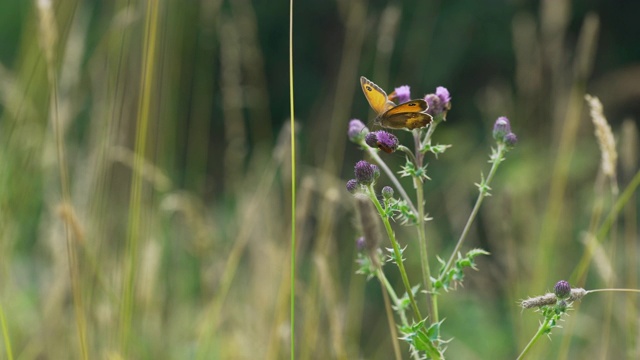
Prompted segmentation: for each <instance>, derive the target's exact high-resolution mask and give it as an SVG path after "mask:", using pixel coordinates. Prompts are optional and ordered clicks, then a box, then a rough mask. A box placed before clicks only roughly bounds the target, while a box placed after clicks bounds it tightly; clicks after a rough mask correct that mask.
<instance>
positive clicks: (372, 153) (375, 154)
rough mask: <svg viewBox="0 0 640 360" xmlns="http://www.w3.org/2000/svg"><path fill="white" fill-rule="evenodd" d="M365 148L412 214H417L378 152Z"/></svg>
mask: <svg viewBox="0 0 640 360" xmlns="http://www.w3.org/2000/svg"><path fill="white" fill-rule="evenodd" d="M365 146H366V145H365ZM366 148H367V149H368V152H369V155H370V156H371V157H372V158H373V160H375V162H376V164H378V166H380V167H381V168H382V170H383V171H384V173H385V174H387V176H388V177H389V179H390V180H391V182H392V183H393V185H395V187H396V190H398V192H399V193H400V196H402V198H403V199H404V201H406V202H407V205H409V207H410V208H411V211H413V213H414V214H417V213H418V210H416V207H415V206H414V205H413V203H412V202H411V199H410V198H409V195H407V192H406V191H404V188H403V187H402V185H400V181H399V180H398V178H397V177H396V176H395V175H394V173H393V171H391V169H389V167H388V166H387V164H386V163H385V162H384V160H382V158H381V157H380V156H379V155H378V151H377V150H374V149H373V148H370V147H369V146H366Z"/></svg>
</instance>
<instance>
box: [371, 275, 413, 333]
mask: <svg viewBox="0 0 640 360" xmlns="http://www.w3.org/2000/svg"><path fill="white" fill-rule="evenodd" d="M376 276H377V277H378V280H379V281H380V283H381V284H382V286H384V287H385V288H387V293H388V294H389V297H391V300H393V304H394V305H395V306H396V309H397V310H396V311H397V313H398V316H400V321H401V322H402V325H405V326H408V325H409V323H408V322H407V315H406V314H405V312H404V309H403V307H402V305H401V304H400V298H398V295H396V291H395V290H394V289H393V286H391V283H389V280H388V279H387V277H386V276H385V275H384V272H383V271H382V268H378V269H377V270H376Z"/></svg>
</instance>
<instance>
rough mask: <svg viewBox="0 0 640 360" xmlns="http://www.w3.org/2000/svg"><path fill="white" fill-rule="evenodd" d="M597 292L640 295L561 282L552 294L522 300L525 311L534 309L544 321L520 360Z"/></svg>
mask: <svg viewBox="0 0 640 360" xmlns="http://www.w3.org/2000/svg"><path fill="white" fill-rule="evenodd" d="M595 292H629V293H640V290H636V289H596V290H589V291H587V290H585V289H582V288H572V287H571V285H569V282H567V281H565V280H560V281H558V282H557V283H556V285H555V286H554V287H553V292H552V293H547V294H544V295H540V296H535V297H532V298H528V299H526V300H522V301H521V302H520V306H521V307H522V308H523V309H534V310H536V311H538V312H539V313H540V314H541V315H542V317H543V320H542V321H541V322H540V326H539V327H538V331H536V333H535V334H534V335H533V337H532V338H531V340H530V341H529V343H528V344H527V346H525V348H524V349H523V350H522V352H521V353H520V355H519V356H518V359H524V358H525V356H526V355H527V354H528V353H529V351H530V350H531V349H532V347H533V345H534V344H535V343H536V342H537V341H538V340H539V339H540V338H541V337H542V335H547V336H551V331H552V330H553V329H554V328H559V327H561V326H560V325H559V322H560V321H562V320H563V317H564V316H566V315H568V311H569V310H571V309H572V307H573V304H574V302H576V301H579V300H582V298H584V297H585V296H586V295H587V294H591V293H595Z"/></svg>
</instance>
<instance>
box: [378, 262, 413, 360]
mask: <svg viewBox="0 0 640 360" xmlns="http://www.w3.org/2000/svg"><path fill="white" fill-rule="evenodd" d="M376 277H377V278H378V281H380V283H381V284H382V286H384V287H385V288H386V289H387V292H386V294H388V295H389V297H391V300H393V304H394V305H395V307H396V313H398V316H400V322H401V323H402V325H404V326H409V322H408V321H407V315H406V314H405V311H404V307H403V306H402V304H401V303H400V299H399V298H398V295H396V291H395V290H394V289H393V287H392V286H391V284H390V283H389V280H388V279H387V277H386V276H385V275H384V271H382V268H378V269H377V270H376ZM412 357H413V358H414V359H415V360H420V355H419V354H418V353H417V352H413V353H412Z"/></svg>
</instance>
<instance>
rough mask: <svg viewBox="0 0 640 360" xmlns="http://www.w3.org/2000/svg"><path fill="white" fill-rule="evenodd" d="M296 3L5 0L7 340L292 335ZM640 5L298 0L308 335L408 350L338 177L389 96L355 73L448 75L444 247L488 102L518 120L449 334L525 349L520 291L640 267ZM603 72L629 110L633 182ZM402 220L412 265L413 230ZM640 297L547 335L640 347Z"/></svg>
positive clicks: (489, 347)
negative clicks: (608, 158) (599, 110)
mask: <svg viewBox="0 0 640 360" xmlns="http://www.w3.org/2000/svg"><path fill="white" fill-rule="evenodd" d="M288 6H289V4H288V2H286V1H260V0H254V1H251V0H230V1H223V0H217V1H216V0H213V1H210V0H201V1H195V0H193V1H191V0H190V1H178V0H166V1H151V0H150V1H141V0H139V1H138V0H126V1H124V0H121V1H115V0H114V1H80V0H60V1H56V0H51V1H46V0H40V1H18V0H5V1H2V2H0V169H1V170H0V246H1V248H0V310H1V311H0V315H2V316H1V317H0V320H2V325H3V326H2V334H3V337H2V338H3V341H2V342H0V350H2V351H1V352H0V354H1V355H0V358H15V359H71V358H92V359H124V358H126V359H129V358H131V359H192V358H197V359H256V358H265V359H281V358H288V357H289V348H290V345H289V338H290V331H291V329H290V327H289V262H288V261H289V260H288V259H289V254H290V247H289V232H290V228H291V221H290V213H291V208H290V204H291V198H290V187H291V182H292V179H291V165H290V161H289V159H290V154H291V153H290V150H289V145H290V144H289V140H288V139H289V136H290V132H289V129H288V127H287V126H288V118H289V90H288V81H289V77H288V51H289V44H288ZM638 14H640V3H639V2H636V1H631V0H615V1H603V0H598V1H597V0H590V1H587V0H584V1H568V0H546V1H524V0H520V1H518V0H512V1H496V0H494V1H474V0H462V1H455V2H448V1H422V0H413V1H388V2H387V1H379V0H377V1H373V0H372V1H364V0H352V1H309V0H301V1H296V2H295V4H294V34H293V46H294V49H293V52H294V73H295V82H294V85H295V106H296V122H297V125H296V126H297V129H296V136H297V153H296V157H297V159H298V167H297V175H298V176H297V178H296V179H295V181H296V183H297V185H298V198H297V218H296V224H297V240H298V249H297V254H298V267H297V280H296V289H297V291H296V299H297V308H296V314H297V318H296V329H295V332H296V339H297V340H296V341H297V344H296V347H297V354H296V358H299V359H329V358H337V359H358V358H363V359H389V358H392V356H393V351H392V347H391V341H390V339H389V336H390V335H389V332H388V324H387V322H386V317H385V314H384V305H383V301H382V295H381V290H380V287H379V285H378V284H377V283H376V282H374V281H369V282H367V281H365V279H364V278H363V277H362V276H360V275H356V274H355V269H356V264H355V262H354V259H355V250H354V240H355V239H356V238H357V237H358V236H360V233H359V231H358V229H357V225H356V222H355V220H354V219H355V217H354V204H353V201H352V198H351V196H350V195H349V194H348V193H347V192H346V191H345V189H344V183H345V181H346V180H347V179H350V178H351V177H353V175H352V169H353V165H354V164H355V162H356V161H357V160H360V159H362V158H363V157H364V154H363V152H362V151H361V150H360V149H358V148H357V147H356V146H355V145H353V144H351V143H349V142H348V140H347V137H346V129H347V124H348V121H349V120H350V119H351V118H359V119H362V120H363V121H365V122H369V121H370V120H371V119H372V118H373V114H372V112H371V110H370V109H369V108H368V104H367V102H366V100H365V99H364V97H363V96H362V93H361V90H360V87H359V77H360V76H361V75H364V76H366V77H368V78H369V79H372V80H373V81H374V82H376V83H377V84H378V85H380V86H381V87H383V88H385V89H387V90H388V92H389V91H391V90H392V89H393V88H394V87H396V86H399V85H410V86H411V89H412V92H413V94H414V96H415V97H418V96H423V95H424V94H426V93H429V92H434V90H435V88H436V87H437V86H445V87H447V88H448V89H449V91H450V93H451V95H452V97H453V108H452V110H451V111H450V112H449V115H448V120H447V122H446V123H444V124H443V125H442V126H440V127H439V128H438V130H437V131H436V133H435V135H434V139H435V142H438V143H441V144H452V145H453V146H452V148H451V149H449V150H448V151H447V152H446V153H445V154H444V155H442V156H440V158H439V159H437V160H436V159H433V158H431V159H429V168H428V169H429V176H430V177H431V178H432V181H430V182H428V183H427V184H426V187H425V188H426V194H427V195H426V209H427V211H428V213H429V215H430V216H431V217H433V221H431V222H429V223H428V225H427V235H428V241H429V248H430V253H432V254H439V255H440V256H441V257H443V258H447V257H448V256H449V253H450V251H451V250H452V248H453V245H454V244H455V241H456V240H457V238H458V236H459V234H460V232H461V231H462V228H463V226H464V223H465V222H466V219H467V218H468V216H469V213H470V210H471V207H472V206H473V202H474V200H475V197H476V195H477V189H476V187H475V186H474V183H475V182H479V181H480V174H481V172H484V173H485V174H486V172H487V171H488V169H489V164H488V163H487V160H488V155H489V153H490V148H491V146H492V145H493V139H492V137H491V128H492V124H493V122H494V121H495V119H496V118H497V117H498V116H507V117H509V119H511V123H512V129H513V131H514V132H515V133H516V134H517V135H518V137H519V143H518V145H517V147H516V148H515V149H514V150H512V151H511V152H509V153H508V155H507V160H506V162H505V163H504V164H503V165H502V166H501V168H500V169H499V171H498V174H497V177H496V178H495V181H494V183H493V184H492V194H493V196H491V197H490V198H488V199H486V201H485V203H484V205H483V208H482V209H481V212H480V214H479V217H478V218H477V220H476V222H475V224H474V227H473V229H472V231H471V234H470V237H469V239H468V242H467V245H466V248H465V249H463V250H468V249H469V248H472V247H482V248H484V249H486V250H488V251H490V252H491V256H489V257H484V258H482V259H479V260H478V269H479V271H477V272H475V271H470V272H468V273H467V278H466V280H465V283H464V286H463V287H458V288H457V289H456V290H455V291H452V292H450V293H448V294H445V295H443V296H442V301H441V306H442V309H441V314H442V315H443V317H444V318H446V320H445V323H444V324H443V328H442V332H443V336H444V337H445V338H452V339H453V340H452V341H451V343H450V344H449V346H448V350H447V352H446V354H447V355H448V357H449V358H451V359H508V358H515V357H516V356H517V354H519V352H520V351H521V350H522V349H523V348H524V346H525V345H526V343H527V342H528V340H529V339H530V338H531V337H532V336H533V334H534V333H535V331H536V330H537V326H538V322H539V320H540V319H541V317H540V315H539V314H536V313H534V312H533V311H529V310H527V311H522V310H521V309H520V308H519V306H518V301H519V300H521V299H523V298H526V297H528V296H534V295H540V294H543V293H545V292H547V291H548V290H551V289H552V287H553V285H554V284H555V282H556V281H558V280H561V279H567V280H570V281H571V283H572V285H576V286H583V287H585V288H587V289H596V288H610V287H624V288H638V287H640V284H639V283H638V275H639V273H638V270H639V268H638V264H639V262H638V256H639V253H638V241H639V233H638V227H637V225H638V220H639V219H638V212H637V207H638V205H639V202H638V196H637V192H635V191H633V192H632V193H631V195H630V196H629V197H627V198H626V201H625V206H624V207H623V208H621V210H620V211H619V212H616V214H615V217H611V218H610V219H614V220H615V221H613V223H612V224H613V226H612V227H611V229H610V231H606V232H605V231H602V230H601V229H602V224H603V223H604V221H605V219H606V218H607V216H609V214H610V213H611V211H612V209H614V204H615V203H616V201H617V200H618V199H620V198H621V194H624V190H625V189H626V188H627V186H628V184H629V183H630V181H631V179H632V177H633V176H634V175H635V174H636V173H637V172H638V118H640V86H638V84H640V45H639V44H640V26H638V22H637V16H638ZM586 93H589V94H592V95H594V96H597V97H599V98H600V99H601V101H602V103H603V105H604V113H605V115H606V116H607V118H608V121H609V123H610V124H611V127H612V130H613V132H614V134H615V135H616V141H617V149H618V155H619V157H618V163H617V170H618V172H617V178H616V182H615V183H616V184H617V186H618V188H619V189H620V191H619V192H618V193H616V192H615V187H614V186H612V182H611V180H610V179H609V178H607V177H604V176H603V175H602V172H601V168H600V159H601V154H600V150H599V148H598V144H597V142H596V138H595V136H594V126H593V124H592V122H591V120H590V117H589V110H588V108H587V107H586V103H585V101H584V95H585V94H586ZM398 135H399V136H400V138H401V139H402V140H407V137H406V136H407V134H405V133H402V132H399V134H398ZM384 156H385V160H386V161H388V163H389V164H390V165H391V166H392V167H396V168H397V167H398V166H399V165H401V164H402V163H403V162H404V159H403V158H402V156H400V155H395V154H392V155H386V154H384ZM385 184H386V181H385V180H384V179H381V180H380V184H379V185H380V186H382V185H385ZM406 186H407V189H409V190H410V189H411V185H410V184H409V183H406ZM395 230H396V232H397V233H398V236H399V238H400V241H401V242H402V243H404V244H406V245H407V246H408V248H407V250H406V252H405V255H406V257H407V261H408V268H409V271H410V273H412V274H415V275H414V276H413V278H412V279H413V280H412V281H413V282H414V283H417V282H418V279H419V278H418V274H419V263H418V257H417V249H416V246H417V245H416V239H415V238H414V232H412V231H411V229H406V228H403V227H402V226H400V225H399V224H396V227H395ZM599 231H600V234H601V235H604V236H600V238H598V240H599V242H598V245H594V246H592V247H591V249H592V251H591V252H587V251H586V249H587V247H586V245H585V244H587V243H589V241H590V240H589V239H592V238H593V236H592V235H594V234H596V233H598V232H599ZM591 244H593V241H591ZM585 254H592V255H590V256H588V257H585ZM581 261H582V262H581ZM432 264H433V263H432ZM579 264H583V265H582V266H583V267H582V268H581V267H580V266H579ZM579 270H586V272H585V271H579ZM386 272H387V274H388V276H389V277H390V279H391V280H392V281H394V283H396V284H397V285H398V287H397V289H398V291H400V289H401V284H400V282H399V277H398V274H397V271H396V268H395V267H394V266H392V265H389V266H387V267H386ZM638 304H639V301H638V297H637V295H629V294H624V293H595V294H590V295H588V296H587V297H586V298H585V299H583V301H582V302H581V303H580V304H577V307H576V310H575V311H572V312H571V314H570V316H569V318H568V319H567V321H566V322H564V323H563V328H562V329H555V331H554V332H553V334H552V335H551V339H552V341H548V340H547V339H544V338H543V339H542V340H541V341H540V342H539V343H538V344H536V348H535V351H534V353H533V354H532V355H531V357H530V358H534V359H542V358H545V359H549V358H557V359H576V358H602V359H623V358H638V357H639V356H640V341H639V340H640V335H639V328H640V327H639V324H640V322H639V320H640V319H639V317H638ZM404 351H405V355H406V354H407V349H406V348H405V349H404Z"/></svg>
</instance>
